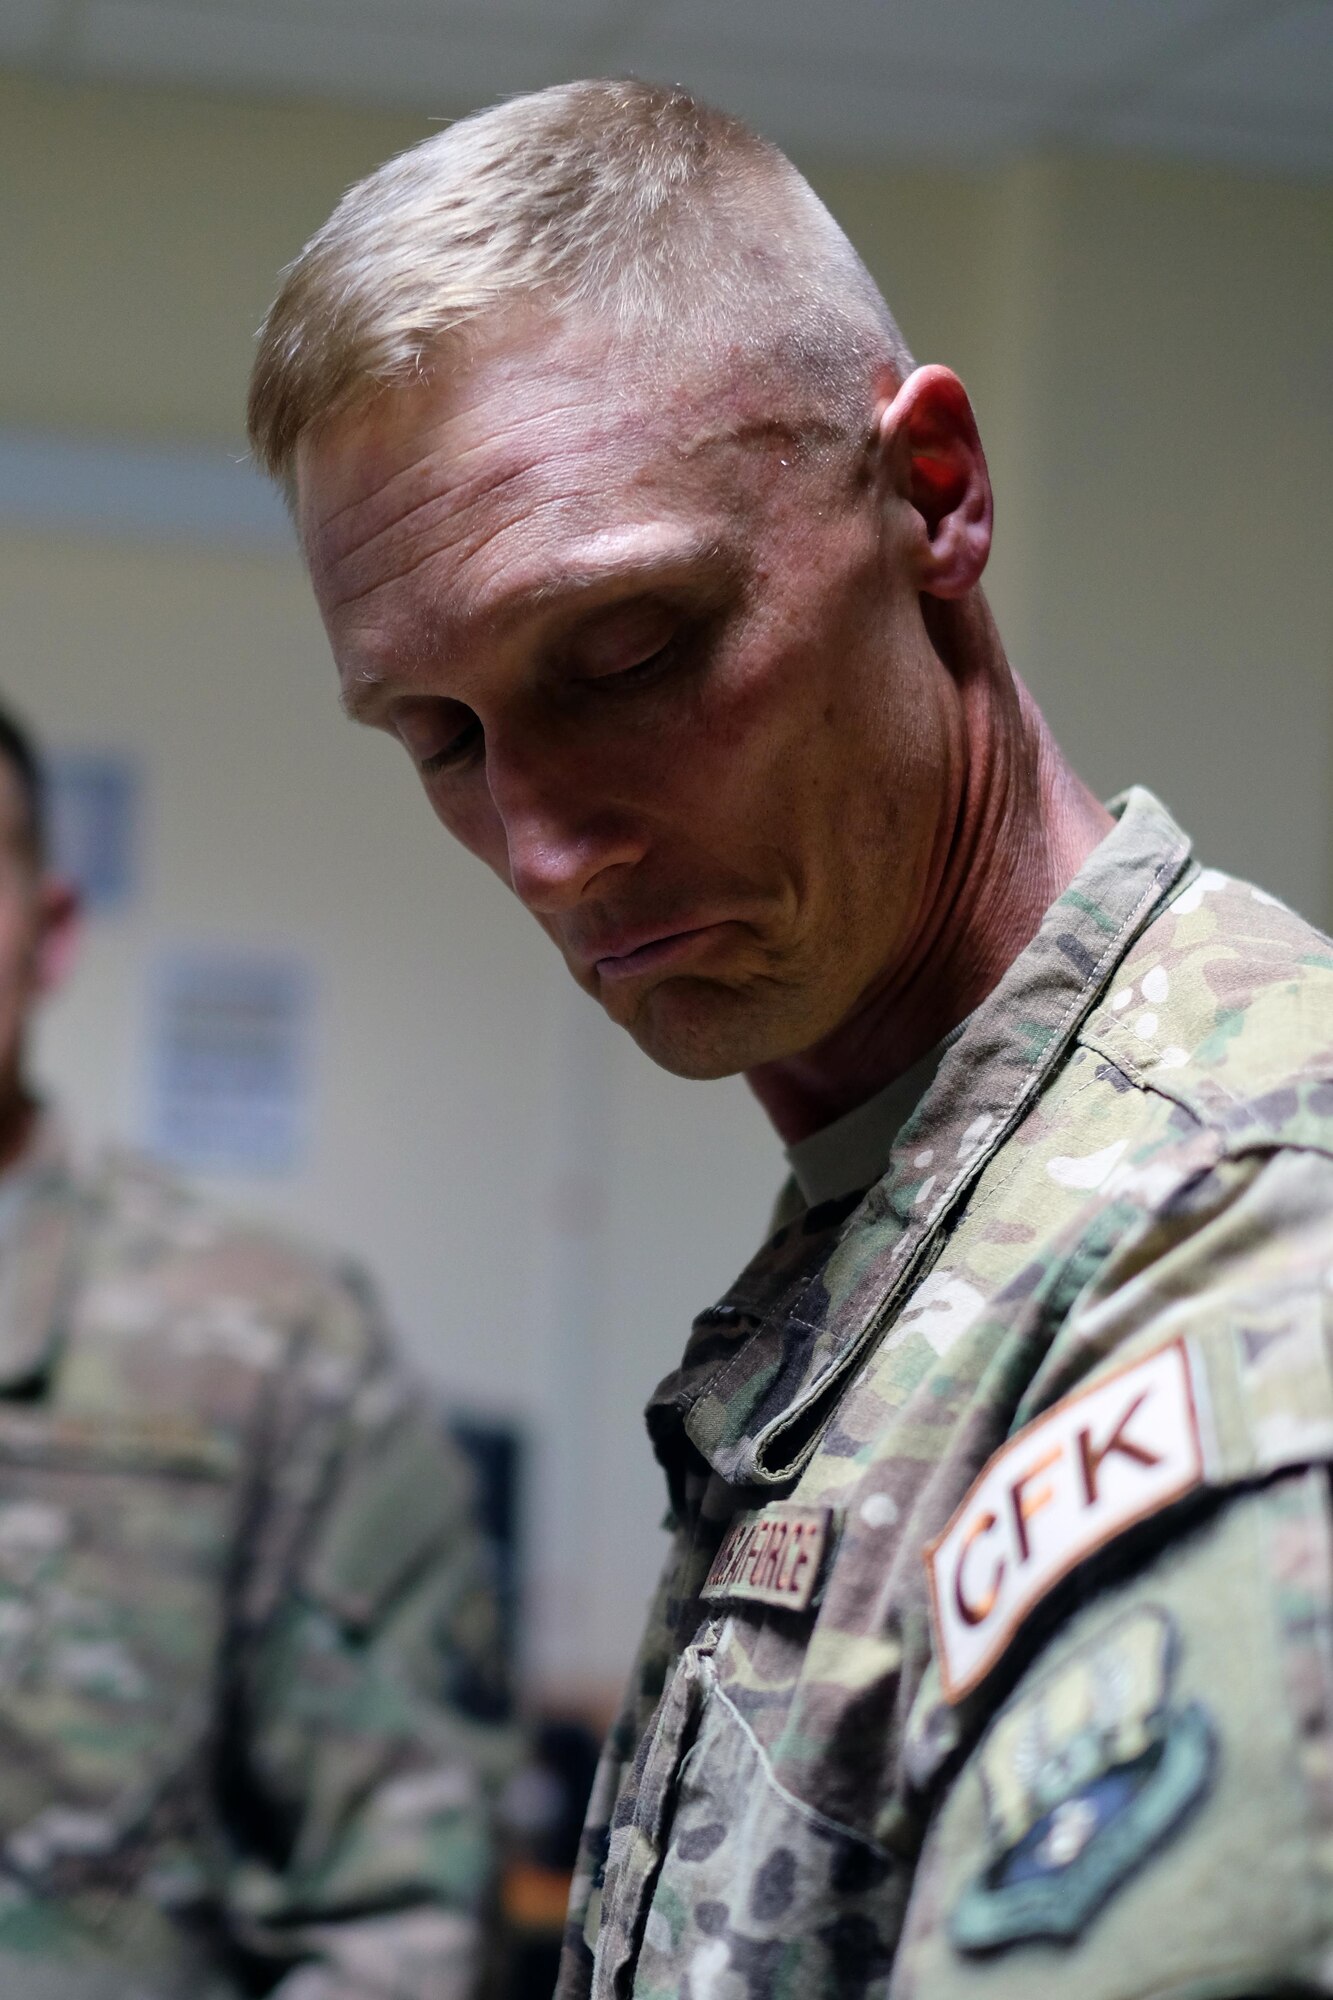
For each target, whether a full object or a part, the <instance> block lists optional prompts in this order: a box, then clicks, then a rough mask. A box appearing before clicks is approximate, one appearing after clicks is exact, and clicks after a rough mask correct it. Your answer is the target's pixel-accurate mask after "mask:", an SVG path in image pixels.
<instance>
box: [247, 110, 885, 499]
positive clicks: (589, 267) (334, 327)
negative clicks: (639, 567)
mask: <svg viewBox="0 0 1333 2000" xmlns="http://www.w3.org/2000/svg"><path fill="white" fill-rule="evenodd" d="M534 307H535V308H536V309H537V310H538V311H543V312H547V313H550V314H552V315H553V316H565V317H570V318H576V317H579V316H586V317H589V318H598V319H601V320H604V321H609V322H610V323H611V324H612V325H613V326H614V327H615V328H616V330H617V331H618V332H619V333H623V334H624V335H625V336H627V337H632V338H633V339H634V341H635V343H636V353H641V354H642V355H643V356H644V357H646V358H647V360H648V361H649V362H651V358H652V357H653V356H654V355H661V354H663V353H665V354H667V355H669V356H672V357H675V359H676V361H677V362H678V361H679V357H680V356H681V355H682V354H684V353H688V354H689V355H690V356H691V357H692V358H693V359H695V360H697V359H699V358H700V357H702V358H703V359H704V360H705V361H706V360H707V357H708V356H709V355H710V354H713V353H718V352H725V353H726V354H728V355H730V356H733V357H734V356H735V355H737V354H738V353H739V354H742V355H746V356H752V357H753V358H754V359H755V360H756V361H760V360H767V361H770V362H776V363H778V364H779V365H781V366H783V367H784V368H786V369H788V370H792V369H794V370H796V371H798V373H799V375H800V376H801V378H802V379H803V382H804V384H805V386H806V388H807V390H808V389H811V388H813V389H814V391H815V393H816V395H817V396H818V397H819V398H820V399H821V400H822V402H823V403H824V404H825V406H826V407H827V408H828V409H829V412H830V414H831V415H833V414H837V415H839V416H841V417H842V418H843V419H844V421H846V422H847V423H849V424H850V423H852V422H858V423H859V422H860V421H862V420H863V419H865V418H868V414H869V409H870V405H871V402H872V397H873V389H872V384H873V382H874V379H875V377H876V375H877V374H878V373H879V372H880V371H882V370H885V369H888V370H889V371H891V372H892V373H893V374H894V375H896V376H897V377H898V378H899V379H901V377H902V376H904V375H906V374H907V373H908V372H910V370H911V367H912V357H911V354H910V353H909V351H908V348H907V345H906V343H905V341H904V340H903V337H902V334H901V333H900V332H899V330H898V327H897V324H896V322H895V321H894V319H893V316H892V314H891V313H890V311H889V309H888V307H887V305H886V304H885V302H884V300H883V298H882V297H881V295H880V293H879V290H878V288H877V286H876V285H875V282H874V280H873V279H872V278H871V276H870V274H869V272H868V271H867V270H866V268H865V266H864V264H863V263H862V262H861V260H860V258H859V257H858V256H857V254H856V252H855V250H854V249H853V248H852V245H851V244H850V242H849V241H848V239H847V237H846V236H845V235H844V233H843V231H842V230H841V228H840V227H839V226H838V224H837V223H836V222H835V221H834V219H833V217H832V216H831V215H830V214H829V212H828V210H827V209H826V208H825V207H824V205H823V203H822V202H821V201H820V200H819V198H818V196H817V195H816V194H815V193H814V191H813V189H812V188H811V187H810V186H809V184H808V183H807V182H806V181H805V179H804V178H803V177H802V176H801V175H800V174H799V173H798V172H797V170H796V168H795V167H794V166H793V165H792V164H791V162H790V161H789V160H788V159H787V158H786V156H785V155H784V154H783V153H781V152H780V151H779V150H778V148H777V147H776V146H774V145H772V144H771V143H770V142H769V141H768V140H766V139H764V138H761V137H760V135H759V134H758V133H756V132H754V131H752V130H751V129H750V127H749V126H748V125H746V124H744V123H743V122H742V121H741V120H740V119H738V118H733V117H731V116H730V115H728V114H727V113H725V112H722V111H717V110H714V109H712V108H711V107H709V106H707V105H703V104H700V103H699V102H698V101H697V100H696V99H694V98H693V97H691V96H689V95H688V94H687V93H686V92H685V91H683V90H681V89H677V88H664V87H660V86H657V85H654V84H649V83H641V82H637V81H613V80H606V79H594V80H590V81H585V82H580V83H570V84H561V85H557V86H554V87H552V88H551V89H548V90H541V91H536V92H533V93H531V94H530V95H528V96H524V97H517V98H514V99H512V100H511V101H509V102H508V103H505V104H500V105H496V106H493V107H492V108H491V109H489V110H486V111H481V112H477V113H475V114H473V115H472V116H470V117H467V118H463V119H460V120H459V121H458V122H457V123H456V124H453V125H451V126H449V127H448V128H447V129H446V130H445V131H443V132H440V133H436V134H434V135H433V136H432V137H431V138H429V139H426V140H424V141H422V143H421V144H420V145H418V146H415V147H413V148H411V150H410V151H408V152H406V153H403V154H400V155H399V156H398V157H397V158H396V159H392V160H389V161H388V162H386V164H385V165H383V166H381V167H380V168H378V169H377V170H376V171H375V172H374V173H372V174H370V175H369V176H368V177H367V178H366V179H365V180H363V181H361V182H360V183H359V184H358V185H357V186H355V187H353V188H352V189H351V190H350V191H349V192H348V193H347V194H346V195H345V196H344V197H343V199H342V201H341V202H340V203H339V204H338V207H337V208H336V209H335V210H334V212H333V214H332V216H331V217H330V218H329V220H328V222H327V223H326V224H325V225H324V227H323V228H322V229H320V230H319V231H318V232H317V233H316V235H314V236H313V237H312V238H311V239H310V241H309V243H307V244H306V246H305V248H304V250H302V252H301V254H300V256H299V257H297V258H296V260H295V262H294V263H293V264H291V265H290V266H289V267H288V269H287V271H286V272H285V274H284V279H283V284H282V288H281V290H280V291H279V293H278V296H277V298H276V300H275V301H274V303H273V305H272V307H271V309H270V311H269V313H268V315H267V317H266V319H265V321H264V324H263V326H262V327H261V329H260V334H259V346H258V353H257V356H256V360H255V366H254V372H253V376H252V379H251V386H250V402H249V430H250V439H251V444H252V447H253V450H254V453H255V456H256V458H257V459H258V461H259V463H260V464H261V465H262V466H263V467H264V469H265V470H266V471H267V472H269V473H270V474H272V476H273V477H274V478H276V479H279V480H281V481H284V482H285V483H286V484H287V485H288V487H289V489H290V486H291V480H292V468H293V459H294V454H295V451H296V446H297V442H298V440H299V438H300V437H301V435H302V433H303V432H304V431H306V430H307V429H308V428H309V427H310V426H311V425H315V424H319V423H321V422H323V421H325V420H327V419H329V418H331V417H334V416H337V415H340V414H342V413H344V412H346V411H348V410H351V409H353V408H355V407H357V406H359V405H361V404H364V403H367V402H369V401H371V400H372V399H373V397H374V396H375V394H376V393H377V392H379V391H382V390H385V389H391V388H394V387H403V386H407V385H409V384H411V383H413V382H415V381H419V380H421V379H423V378H425V377H427V376H428V375H429V374H430V373H431V372H432V369H433V368H434V367H435V366H436V365H437V364H438V361H439V359H440V355H441V351H442V349H443V348H444V347H445V346H446V344H447V343H450V342H451V341H452V342H455V343H458V342H460V341H461V342H462V344H463V345H464V348H466V343H467V341H468V340H469V339H472V340H478V339H480V338H481V337H482V336H481V333H480V329H481V328H482V327H483V326H485V325H487V324H489V323H491V322H494V321H496V320H498V319H500V318H502V317H503V316H504V315H506V314H512V313H515V312H517V311H519V310H524V309H527V310H531V309H533V308H534Z"/></svg>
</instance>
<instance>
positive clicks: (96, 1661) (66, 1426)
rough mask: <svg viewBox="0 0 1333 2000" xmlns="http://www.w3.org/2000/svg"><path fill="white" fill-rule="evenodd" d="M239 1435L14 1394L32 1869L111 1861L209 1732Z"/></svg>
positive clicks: (15, 1818)
mask: <svg viewBox="0 0 1333 2000" xmlns="http://www.w3.org/2000/svg"><path fill="white" fill-rule="evenodd" d="M234 1453H235V1447H234V1446H233V1445H232V1444H231V1442H230V1441H229V1440H228V1439H226V1438H225V1437H220V1436H219V1435H217V1434H215V1433H210V1432H209V1431H208V1430H207V1429H205V1428H204V1427H203V1426H200V1425H197V1424H196V1423H194V1422H193V1421H190V1420H185V1421H181V1422H173V1423H163V1422H152V1421H150V1422H146V1423H143V1424H136V1423H134V1422H129V1421H125V1420H123V1419H112V1420H107V1419H105V1418H99V1419H98V1420H97V1422H96V1423H95V1424H94V1423H92V1422H88V1423H82V1422H79V1421H77V1420H73V1421H71V1420H68V1419H65V1420H62V1419H60V1418H58V1417H53V1416H51V1415H50V1414H48V1413H46V1412H44V1411H41V1410H39V1409H25V1408H21V1407H15V1406H13V1405H9V1406H7V1407H6V1406H0V1718H2V1720H3V1729H4V1739H5V1782H4V1785H3V1787H0V1840H3V1845H4V1855H5V1859H6V1861H7V1862H8V1863H9V1865H10V1867H11V1868H12V1869H13V1870H15V1871H16V1872H17V1873H18V1874H19V1875H20V1876H21V1877H23V1878H24V1879H26V1880H28V1881H30V1882H33V1881H42V1880H45V1879H52V1878H54V1877H57V1876H59V1875H61V1874H63V1873H66V1872H67V1871H68V1869H69V1868H71V1867H73V1868H74V1869H75V1871H76V1872H79V1871H86V1870H88V1869H89V1868H90V1867H91V1868H93V1870H94V1871H95V1869H96V1866H97V1864H98V1862H99V1860H100V1859H102V1858H104V1857H106V1856H108V1855H110V1854H112V1853H114V1852H116V1851H117V1850H118V1849H120V1848H121V1847H122V1846H123V1845H124V1843H125V1842H126V1840H127V1839H129V1838H130V1837H131V1836H132V1835H133V1834H134V1833H135V1832H136V1831H137V1830H139V1829H141V1828H142V1827H144V1826H145V1825H146V1824H147V1823H148V1821H149V1820H150V1819H152V1818H153V1817H154V1816H155V1815H157V1814H159V1813H160V1810H161V1807H162V1801H163V1799H164V1797H165V1796H166V1795H168V1794H170V1793H172V1792H173V1790H176V1789H178V1788H179V1785H180V1781H181V1779H182V1776H183V1775H184V1774H185V1773H186V1772H187V1770H188V1769H189V1767H190V1765H191V1763H192V1761H193V1760H194V1757H195V1754H196V1753H197V1751H198V1750H199V1748H200V1746H201V1744H202V1741H203V1739H204V1735H205V1731H206V1729H207V1726H208V1716H209V1712H210V1708H211V1705H212V1700H213V1694H214V1687H215V1676H216V1670H217V1664H218V1650H219V1644H220V1639H221V1631H222V1617H223V1607H224V1604H225V1599H226V1582H227V1575H228V1570H229V1565H230V1561H231V1549H232V1544H233V1541H234V1536H235V1527H236V1522H235V1510H236V1493H237V1488H238V1483H239V1482H238V1480H237V1478H236V1465H235V1462H234Z"/></svg>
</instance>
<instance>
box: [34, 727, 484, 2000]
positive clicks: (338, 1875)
mask: <svg viewBox="0 0 1333 2000" xmlns="http://www.w3.org/2000/svg"><path fill="white" fill-rule="evenodd" d="M74 919H75V903H74V899H73V897H72V895H71V893H70V892H69V891H68V890H67V889H66V888H64V887H63V886H62V885H61V883H60V882H59V881H58V880H57V879H56V878H55V877H54V876H52V875H51V874H50V873H48V872H47V871H46V870H45V868H44V866H43V858H42V834H41V798H40V772H39V770H38V768H37V766H36V764H35V762H34V759H33V756H32V752H31V749H30V747H29V745H28V743H27V739H26V738H25V737H24V736H23V734H22V733H21V732H20V731H19V730H18V729H17V727H16V726H15V725H14V724H13V723H12V722H11V720H10V719H9V718H7V717H4V716H2V715H0V1744H3V1762H2V1764H0V1773H2V1776H0V1992H2V1993H3V1994H4V1995H5V1996H6V2000H48V1996H49V2000H239V1996H240V1995H243V1994H258V1993H269V1994H280V1995H281V1996H282V2000H368V1996H384V2000H389V1996H393V2000H414V1997H415V2000H426V1996H431V2000H465V1996H470V1995H473V1994H475V1993H476V1992H477V1991H478V1981H479V1973H480V1965H481V1958H482V1943H483V1931H484V1923H485V1918H486V1913H487V1910H488V1907H489V1884H490V1877H491V1836H490V1826H489V1811H488V1806H487V1793H488V1790H489V1789H490V1787H491V1784H492V1781H493V1779H494V1778H495V1777H496V1776H497V1775H498V1772H499V1769H500V1767H501V1764H502V1761H503V1756H504V1750H505V1737H506V1732H505V1729H504V1727H503V1724H502V1711H503V1705H504V1688H503V1675H502V1669H501V1666H500V1662H499V1655H498V1647H497V1628H496V1618H495V1606H494V1601H493V1596H492V1592H491V1589H490V1585H489V1583H488V1580H487V1575H486V1569H485V1563H484V1558H483V1552H482V1548H481V1545H480V1544H479V1542H478V1539H477V1537H476V1536H475V1534H474V1533H473V1531H472V1529H471V1527H470V1525H469V1491H468V1483H467V1479H466V1477H465V1474H464V1472H463V1469H462V1467H461V1465H460V1464H459V1463H458V1462H457V1460H456V1458H455V1455H454V1453H453V1452H452V1450H451V1449H449V1448H447V1447H446V1445H445V1443H444V1441H443V1440H442V1437H441V1434H440V1430H439V1425H438V1421H437V1418H436V1417H435V1415H434V1414H433V1413H432V1412H431V1410H430V1407H429V1399H428V1398H427V1399H422V1398H421V1397H420V1396H419V1395H416V1396H414V1395H413V1393H412V1389H411V1386H410V1384H409V1383H407V1382H406V1381H405V1379H404V1377H403V1374H402V1372H401V1369H400V1368H399V1366H398V1365H397V1363H396V1362H395V1359H394V1357H393V1354H392V1352H391V1350H390V1347H389V1344H388V1341H387V1339H386V1335H385V1330H384V1326H383V1322H382V1320H381V1318H380V1314H379V1311H378V1308H377V1306H376V1304H375V1301H374V1299H373V1297H372V1296H371V1294H370V1293H369V1291H368V1289H367V1287H366V1285H365V1283H364V1281H363V1280H362V1279H361V1278H360V1276H359V1275H358V1274H357V1273H356V1272H355V1271H354V1270H352V1269H350V1268H349V1267H347V1266H346V1265H345V1264H342V1263H340V1262H338V1261H335V1260H333V1259H330V1258H326V1257H323V1256H319V1255H316V1254H314V1253H312V1252H311V1251H309V1250H306V1249H304V1248H300V1247H298V1246H296V1245H294V1244H292V1243H289V1242H286V1241H284V1240H282V1239H281V1238H279V1237H278V1236H276V1235H272V1234H269V1233H268V1232H266V1231H262V1230H259V1229H251V1228H244V1227H240V1226H237V1225H236V1224H233V1223H231V1222H227V1221H223V1220H221V1219H220V1218H219V1217H218V1216H217V1215H216V1214H215V1213H213V1212H212V1211H211V1210H210V1209H209V1208H208V1207H207V1206H205V1205H204V1204H203V1203H202V1202H201V1201H199V1200H198V1199H196V1198H195V1197H193V1196H192V1195H190V1194H189V1193H187V1192H186V1191H185V1190H184V1189H183V1188H182V1187H180V1186H179V1185H178V1184H177V1183H175V1182H174V1181H173V1180H171V1179H169V1178H168V1177H167V1176H166V1175H164V1174H162V1173H160V1172H158V1171H156V1170H155V1169H154V1168H152V1167H150V1166H147V1165H144V1164H141V1163H137V1162H134V1161H131V1160H129V1159H112V1160H109V1161H108V1162H107V1163H106V1164H105V1165H104V1166H103V1167H102V1168H101V1169H100V1170H99V1171H98V1172H96V1173H95V1174H93V1175H92V1176H91V1177H86V1178H85V1177H83V1176H81V1175H78V1174H76V1173H75V1172H74V1171H73V1169H72V1167H71V1164H70V1158H69V1154H68V1151H67V1149H66V1147H65V1146H64V1144H63V1143H62V1141H61V1139H60V1136H59V1133H58V1131H57V1129H56V1127H55V1125H54V1123H53V1121H52V1120H51V1118H50V1116H49V1115H48V1114H46V1113H44V1112H42V1111H40V1110H39V1109H38V1107H37V1105H36V1103H35V1101H34V1099H33V1097H32V1095H31V1093H30V1092H29V1091H28V1089H27V1086H26V1082H25V1075H24V1067H23V1042H24V1028H25V1024H26V1022H27V1019H28V1017H29V1015H30V1013H31V1011H32V1009H33V1008H34V1006H35V1005H36V1004H37V1002H38V1000H39V998H40V997H41V994H42V992H43V991H44V990H45V989H46V988H48V987H49V986H50V985H51V984H52V983H53V982H54V981H55V979H56V977H57V976H58V974H59V972H60V971H61V969H62V962H63V960H64V959H65V958H66V957H67V956H68V949H69V944H70V940H71V936H72V929H73V924H74Z"/></svg>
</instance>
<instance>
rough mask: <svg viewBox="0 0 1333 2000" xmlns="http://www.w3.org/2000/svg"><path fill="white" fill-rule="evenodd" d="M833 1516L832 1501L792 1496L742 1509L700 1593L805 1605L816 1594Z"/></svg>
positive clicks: (796, 1606)
mask: <svg viewBox="0 0 1333 2000" xmlns="http://www.w3.org/2000/svg"><path fill="white" fill-rule="evenodd" d="M832 1522H833V1509H832V1508H831V1507H798V1506H796V1505H794V1504H793V1503H792V1502H791V1501H788V1500H778V1501H775V1502H774V1503H773V1505H772V1506H771V1507H761V1508H760V1509H759V1511H758V1512H757V1513H753V1514H738V1515H737V1517H736V1519H735V1520H734V1521H733V1522H732V1524H731V1526H730V1527H729V1528H728V1530H727V1533H726V1536H725V1538H724V1540H723V1543H722V1546H721V1548H720V1549H719V1550H718V1552H717V1554H716V1555H715V1556H714V1558H713V1567H712V1568H711V1569H710V1570H709V1572H708V1578H707V1581H706V1582H705V1584H704V1587H703V1589H702V1591H701V1592H700V1593H699V1594H700V1596H701V1597H706V1598H718V1597H730V1598H745V1599H748V1600H749V1601H750V1602H751V1603H753V1604H772V1605H776V1606H779V1607H780V1608H781V1609H782V1610H784V1611H804V1610H805V1609H806V1608H807V1606H808V1605H809V1603H810V1601H811V1599H812V1598H813V1596H814V1594H815V1585H816V1584H817V1583H818V1581H819V1571H820V1566H821V1564H822V1563H823V1560H824V1551H825V1549H826V1548H827V1546H828V1541H829V1533H830V1529H831V1527H832Z"/></svg>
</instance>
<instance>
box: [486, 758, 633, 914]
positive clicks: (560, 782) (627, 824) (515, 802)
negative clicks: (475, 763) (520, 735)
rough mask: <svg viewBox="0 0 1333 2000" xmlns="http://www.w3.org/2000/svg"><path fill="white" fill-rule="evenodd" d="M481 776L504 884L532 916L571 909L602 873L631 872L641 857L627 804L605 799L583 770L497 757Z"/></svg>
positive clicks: (555, 764)
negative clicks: (501, 839)
mask: <svg viewBox="0 0 1333 2000" xmlns="http://www.w3.org/2000/svg"><path fill="white" fill-rule="evenodd" d="M487 776H488V780H489V784H490V792H491V798H492V800H493V802H494V804H495V808H496V811H497V812H498V814H499V816H500V821H501V824H502V826H503V828H504V836H505V847H506V852H507V856H508V865H509V880H510V883H511V885H512V887H513V890H514V893H515V895H516V896H517V897H518V898H519V900H520V902H522V903H523V904H524V905H525V906H526V908H528V909H529V910H531V911H532V912H533V914H534V915H535V916H542V917H551V916H558V915H559V914H560V913H561V912H562V911H564V910H569V909H573V908H574V907H575V905H576V904H578V903H579V902H580V901H581V900H582V898H583V897H584V896H585V895H586V894H587V892H588V891H589V889H590V888H591V887H592V886H593V884H594V883H595V882H596V881H597V880H598V879H599V877H601V876H602V875H604V874H605V873H606V872H607V870H608V869H613V868H617V867H624V866H632V865H633V863H634V862H636V861H637V860H639V858H640V857H641V855H642V854H643V852H644V848H645V845H646V843H645V840H644V837H643V835H642V833H641V831H640V830H639V829H638V828H637V827H636V825H635V821H634V816H633V815H632V813H631V811H630V809H629V808H628V806H627V805H626V803H625V802H624V801H623V800H615V799H612V798H610V797H608V796H607V795H606V794H605V793H604V791H603V790H602V788H601V787H600V786H598V785H597V784H596V783H595V781H594V779H593V777H592V774H591V773H589V772H587V771H586V770H581V771H574V770H572V769H563V768H562V767H561V765H560V764H558V763H556V762H555V760H546V759H543V760H540V761H539V760H533V759H529V758H524V759H523V760H521V761H520V760H519V759H517V758H515V757H513V756H506V755H504V754H503V753H501V754H500V755H498V756H495V755H493V756H491V757H490V758H488V770H487Z"/></svg>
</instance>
